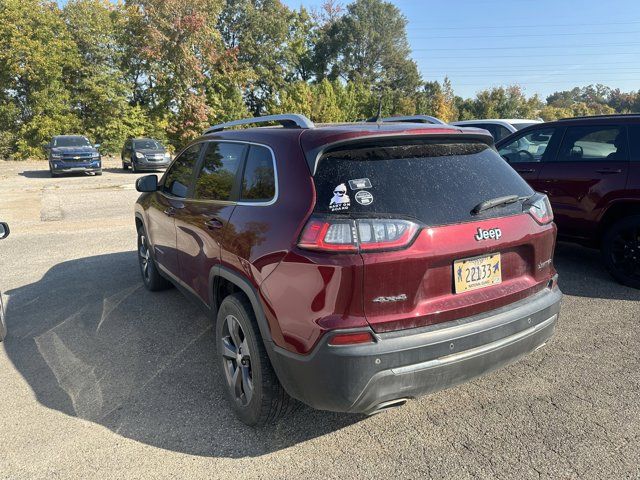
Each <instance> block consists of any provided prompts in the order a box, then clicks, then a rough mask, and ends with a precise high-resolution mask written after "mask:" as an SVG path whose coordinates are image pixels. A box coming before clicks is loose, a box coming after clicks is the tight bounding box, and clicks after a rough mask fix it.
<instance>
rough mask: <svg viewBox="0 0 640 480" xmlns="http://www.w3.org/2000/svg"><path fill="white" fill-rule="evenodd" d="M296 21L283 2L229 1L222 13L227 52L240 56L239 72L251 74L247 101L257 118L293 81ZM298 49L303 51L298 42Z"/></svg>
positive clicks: (220, 22)
mask: <svg viewBox="0 0 640 480" xmlns="http://www.w3.org/2000/svg"><path fill="white" fill-rule="evenodd" d="M295 19H296V15H295V14H294V13H293V12H292V11H291V10H290V9H288V8H287V7H286V6H284V5H283V4H282V2H280V0H228V1H227V2H226V6H225V7H224V9H223V10H222V13H221V15H220V18H219V21H218V28H219V30H220V33H221V35H222V39H223V40H224V44H225V46H226V48H228V49H230V50H233V51H235V52H236V53H237V59H238V62H239V63H240V68H242V69H243V70H245V71H246V72H248V78H247V82H246V84H245V85H244V97H245V101H246V103H247V107H248V108H249V110H250V111H251V113H253V114H254V115H260V114H263V113H264V112H265V111H266V105H267V103H268V102H269V101H270V99H271V98H272V97H275V96H276V95H277V94H278V92H279V91H280V90H281V89H282V88H283V87H284V85H285V84H286V83H287V81H288V80H292V79H293V77H294V74H293V71H294V69H292V68H290V67H291V66H290V65H289V62H290V61H291V58H292V57H291V53H290V47H291V44H290V41H291V33H292V31H293V32H296V30H295V29H294V28H293V26H294V24H295V22H294V20H295ZM294 37H296V38H297V35H294ZM296 46H297V48H298V49H303V48H304V45H303V44H301V43H300V42H299V41H298V43H296ZM297 67H298V69H299V68H302V67H300V65H297Z"/></svg>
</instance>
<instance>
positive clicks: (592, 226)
mask: <svg viewBox="0 0 640 480" xmlns="http://www.w3.org/2000/svg"><path fill="white" fill-rule="evenodd" d="M496 146H497V148H498V151H499V152H500V154H501V155H502V156H503V157H504V158H505V159H506V160H507V161H508V162H509V163H510V164H511V165H512V166H513V168H515V169H516V170H517V171H518V173H520V174H521V175H522V177H523V178H524V179H525V180H527V181H528V182H529V184H530V185H531V186H532V187H533V188H534V189H535V190H536V191H538V192H543V193H545V194H546V195H547V196H548V197H549V200H550V201H551V205H552V206H553V210H554V213H555V221H556V223H557V224H558V233H559V235H560V238H563V239H566V240H571V241H575V242H579V243H581V244H584V245H587V246H592V247H596V248H600V249H601V251H602V257H603V260H604V264H605V266H606V267H607V269H608V270H609V272H610V273H611V274H612V275H613V277H615V278H616V279H617V280H618V281H619V282H621V283H623V284H625V285H629V286H631V287H635V288H640V115H612V116H595V117H582V118H571V119H566V120H559V121H557V122H551V123H542V124H537V125H535V126H531V127H529V128H526V129H523V130H521V131H520V132H518V133H515V134H513V135H511V136H510V137H508V138H506V139H504V140H501V141H500V142H498V143H497V145H496Z"/></svg>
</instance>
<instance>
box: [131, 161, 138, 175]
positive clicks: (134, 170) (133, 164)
mask: <svg viewBox="0 0 640 480" xmlns="http://www.w3.org/2000/svg"><path fill="white" fill-rule="evenodd" d="M131 171H132V172H133V173H138V169H137V168H136V162H134V161H133V160H131Z"/></svg>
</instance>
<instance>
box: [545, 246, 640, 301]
mask: <svg viewBox="0 0 640 480" xmlns="http://www.w3.org/2000/svg"><path fill="white" fill-rule="evenodd" d="M554 263H555V266H556V269H557V270H558V274H559V285H560V289H561V290H562V291H563V292H564V293H565V294H567V295H575V296H578V297H589V298H606V299H612V300H637V301H640V290H636V289H633V288H630V287H625V286H624V285H620V284H619V283H617V282H616V281H615V280H614V279H613V277H611V275H609V273H608V272H607V270H606V269H605V268H604V265H603V263H602V261H601V259H600V252H599V251H598V250H594V249H590V248H585V247H581V246H580V245H576V244H572V243H565V242H559V243H558V245H557V247H556V255H555V258H554Z"/></svg>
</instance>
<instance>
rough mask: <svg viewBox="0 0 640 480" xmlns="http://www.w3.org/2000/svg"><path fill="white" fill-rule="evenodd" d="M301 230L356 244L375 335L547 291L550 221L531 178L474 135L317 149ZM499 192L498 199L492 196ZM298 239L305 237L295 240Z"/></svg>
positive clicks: (326, 241)
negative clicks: (311, 200)
mask: <svg viewBox="0 0 640 480" xmlns="http://www.w3.org/2000/svg"><path fill="white" fill-rule="evenodd" d="M314 180H315V184H316V188H317V202H316V207H315V211H314V216H313V217H312V220H311V221H310V222H309V224H308V225H307V229H306V232H305V233H309V232H310V229H311V228H315V230H316V232H320V233H319V235H315V236H314V235H310V236H309V237H308V240H309V242H313V241H315V240H317V239H318V238H319V239H320V240H321V241H322V242H323V245H322V246H321V248H323V249H335V250H336V251H343V252H345V253H346V252H359V254H360V255H361V257H362V259H363V262H364V278H363V299H364V310H365V315H366V318H367V321H368V322H369V324H370V325H371V326H372V328H373V329H374V330H375V331H377V332H385V331H392V330H401V329H406V328H414V327H420V326H425V325H430V324H434V323H439V322H444V321H448V320H452V319H458V318H462V317H467V316H471V315H475V314H478V313H482V312H485V311H489V310H493V309H495V308H498V307H500V306H503V305H506V304H508V303H511V302H515V301H517V300H520V299H522V298H524V297H526V296H527V295H531V294H532V293H534V292H535V291H538V290H540V289H542V288H544V287H545V286H546V284H547V282H548V280H549V278H550V277H551V276H552V275H553V273H554V272H552V269H553V267H552V266H551V265H550V263H551V262H549V259H550V258H552V255H553V248H554V232H555V227H554V226H553V225H552V224H551V223H550V221H546V220H545V219H540V218H536V217H534V216H533V215H531V214H530V213H529V210H530V209H531V208H532V207H531V205H530V203H531V202H532V201H535V200H536V198H537V197H536V196H535V195H534V192H533V191H532V190H531V188H530V187H529V186H527V184H526V183H525V182H524V181H523V180H522V179H521V178H520V177H519V176H518V175H517V174H516V173H515V172H514V171H513V170H512V169H511V168H510V167H509V166H508V165H507V164H506V163H505V162H504V160H502V159H501V158H500V157H499V156H498V155H497V153H496V152H495V151H494V150H493V149H492V148H490V147H489V146H487V145H485V144H483V143H478V142H472V141H469V142H465V141H464V140H463V141H459V140H458V141H456V142H455V143H447V142H445V143H443V142H442V140H440V141H439V143H437V144H436V143H429V142H428V141H422V142H419V143H418V142H417V141H406V140H405V141H404V143H399V142H398V141H394V142H393V143H391V142H387V143H386V144H385V143H384V142H383V143H376V144H368V145H367V144H361V145H357V146H352V147H347V148H345V147H342V149H340V150H337V151H333V152H328V153H325V155H324V156H323V157H322V159H321V160H320V162H319V164H318V170H317V172H316V174H315V176H314ZM496 200H497V201H496ZM303 240H305V238H303Z"/></svg>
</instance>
